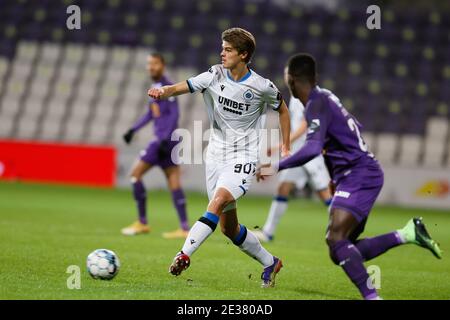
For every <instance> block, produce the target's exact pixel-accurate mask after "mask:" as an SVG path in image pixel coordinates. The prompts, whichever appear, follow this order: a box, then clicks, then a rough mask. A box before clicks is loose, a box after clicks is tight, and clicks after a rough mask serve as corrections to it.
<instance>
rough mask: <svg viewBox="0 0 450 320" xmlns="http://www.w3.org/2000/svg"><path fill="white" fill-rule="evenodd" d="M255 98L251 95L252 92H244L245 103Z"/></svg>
mask: <svg viewBox="0 0 450 320" xmlns="http://www.w3.org/2000/svg"><path fill="white" fill-rule="evenodd" d="M254 97H255V95H254V94H253V91H252V90H250V89H248V90H247V91H245V92H244V100H245V101H250V100H252V99H253V98H254Z"/></svg>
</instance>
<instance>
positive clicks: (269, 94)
mask: <svg viewBox="0 0 450 320" xmlns="http://www.w3.org/2000/svg"><path fill="white" fill-rule="evenodd" d="M263 99H264V101H265V102H266V103H267V105H268V106H270V107H271V108H272V109H273V110H278V109H279V108H280V106H281V103H282V102H283V97H282V96H281V93H280V91H279V90H278V89H277V87H276V86H275V85H274V84H273V83H272V82H271V81H269V80H267V85H266V88H265V90H264V93H263Z"/></svg>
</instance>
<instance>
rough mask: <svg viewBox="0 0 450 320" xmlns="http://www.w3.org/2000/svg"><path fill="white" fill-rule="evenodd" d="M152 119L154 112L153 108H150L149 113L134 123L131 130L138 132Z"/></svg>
mask: <svg viewBox="0 0 450 320" xmlns="http://www.w3.org/2000/svg"><path fill="white" fill-rule="evenodd" d="M152 119H153V112H152V110H151V108H148V110H147V112H146V113H145V114H144V115H143V116H142V117H140V118H139V119H138V120H137V121H136V122H135V123H134V125H133V126H132V127H131V129H132V130H133V131H135V132H136V131H138V130H140V129H142V128H143V127H145V126H146V125H147V123H149V122H150V121H151V120H152Z"/></svg>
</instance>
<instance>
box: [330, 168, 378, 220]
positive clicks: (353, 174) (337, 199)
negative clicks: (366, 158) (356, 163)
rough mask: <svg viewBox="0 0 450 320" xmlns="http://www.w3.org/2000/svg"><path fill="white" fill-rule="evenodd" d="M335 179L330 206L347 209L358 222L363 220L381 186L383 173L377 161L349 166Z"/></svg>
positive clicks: (367, 214)
mask: <svg viewBox="0 0 450 320" xmlns="http://www.w3.org/2000/svg"><path fill="white" fill-rule="evenodd" d="M348 172H349V173H348V174H347V175H344V176H343V177H341V178H340V179H339V180H338V181H336V192H335V193H334V196H333V200H332V202H331V206H330V208H331V209H333V208H337V209H344V210H346V211H349V212H350V213H351V214H352V215H353V216H354V217H355V218H356V220H358V222H362V221H365V220H366V219H367V217H368V216H369V213H370V210H372V207H373V205H374V203H375V200H376V199H377V197H378V194H379V193H380V191H381V188H382V187H383V181H384V174H383V170H382V169H381V167H380V166H379V164H378V163H374V164H371V165H368V166H364V167H354V168H349V170H348Z"/></svg>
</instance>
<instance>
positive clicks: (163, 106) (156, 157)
mask: <svg viewBox="0 0 450 320" xmlns="http://www.w3.org/2000/svg"><path fill="white" fill-rule="evenodd" d="M164 69H165V61H164V57H163V56H162V55H161V54H159V53H153V54H151V55H149V56H148V58H147V71H148V72H149V74H150V77H151V78H152V80H153V81H154V84H153V87H161V86H165V85H170V84H172V82H170V81H169V80H168V79H167V77H166V76H165V75H164ZM178 116H179V111H178V102H177V100H176V98H170V99H168V100H154V99H150V100H149V103H148V109H147V112H146V113H145V114H144V115H143V116H142V117H141V118H140V119H139V120H138V121H137V122H136V123H135V124H134V125H133V127H131V128H130V129H129V130H128V131H127V133H125V135H124V136H123V138H124V140H125V142H126V143H127V144H129V143H130V142H131V140H132V139H133V136H134V135H135V134H136V132H137V131H139V130H140V129H141V128H143V127H144V126H145V125H147V124H148V123H149V122H150V121H153V122H154V130H155V136H156V139H155V140H154V141H152V142H150V144H149V145H148V147H147V148H146V149H144V150H142V151H141V156H140V159H138V160H137V162H136V163H135V164H134V167H133V169H132V171H131V184H132V187H133V196H134V199H135V201H136V205H137V210H138V214H139V216H138V217H139V219H138V221H136V222H135V223H133V224H132V225H130V226H128V227H126V228H123V229H122V234H124V235H137V234H142V233H148V232H150V227H149V226H148V222H147V208H146V205H147V192H146V189H145V186H144V183H143V181H142V177H143V175H144V174H145V173H146V172H147V171H148V170H150V169H151V168H152V167H154V166H159V167H160V168H161V169H162V170H163V171H164V174H165V176H166V178H167V183H168V186H169V189H170V191H171V192H172V201H173V204H174V207H175V209H176V210H177V213H178V217H179V219H180V226H181V227H180V229H177V230H175V231H173V232H167V233H164V234H163V236H164V237H165V238H185V237H186V236H187V234H188V232H189V225H188V220H187V214H186V199H185V196H184V192H183V189H182V188H181V184H180V167H179V166H178V165H177V164H175V163H174V159H172V157H171V153H172V149H173V148H174V146H175V145H176V144H177V141H171V135H172V132H173V131H174V130H175V129H176V128H177V127H178Z"/></svg>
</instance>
